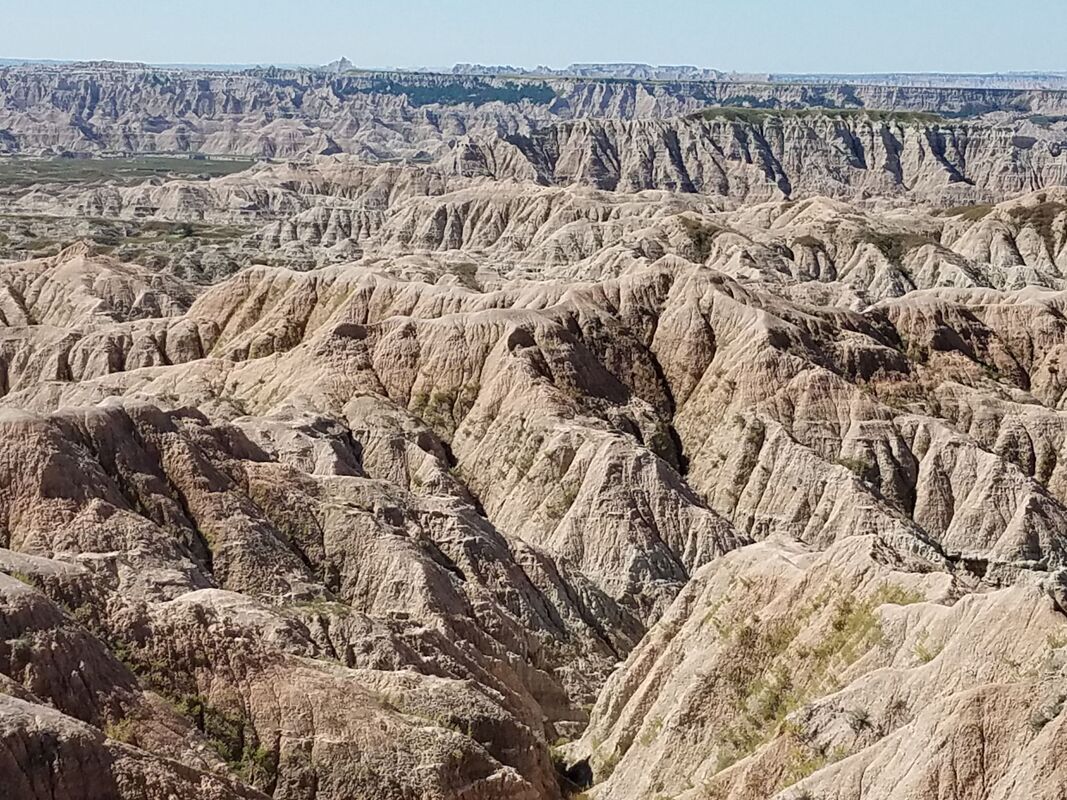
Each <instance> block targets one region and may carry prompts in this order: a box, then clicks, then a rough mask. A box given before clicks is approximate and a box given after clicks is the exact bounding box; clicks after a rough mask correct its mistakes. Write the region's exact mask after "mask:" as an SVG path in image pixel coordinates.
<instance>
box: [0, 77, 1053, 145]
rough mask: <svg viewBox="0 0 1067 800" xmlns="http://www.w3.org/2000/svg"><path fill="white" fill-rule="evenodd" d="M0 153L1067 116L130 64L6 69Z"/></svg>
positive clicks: (920, 97)
mask: <svg viewBox="0 0 1067 800" xmlns="http://www.w3.org/2000/svg"><path fill="white" fill-rule="evenodd" d="M0 75H2V78H3V79H2V80H0V152H21V153H39V152H78V153H86V152H89V153H92V152H104V151H110V152H127V153H129V152H203V153H213V154H241V155H252V156H267V157H278V158H285V157H289V156H294V155H300V154H306V153H312V154H317V153H331V152H341V151H344V152H350V153H356V154H359V155H361V156H364V157H367V158H371V159H375V160H385V159H390V158H397V157H409V158H426V157H428V156H434V155H440V154H441V153H442V152H443V150H444V148H445V147H446V146H447V144H448V143H449V141H450V140H452V139H453V138H455V137H459V136H464V135H468V134H475V133H477V134H488V133H498V134H516V133H519V134H526V133H529V132H530V131H531V130H532V129H533V128H535V127H539V126H544V125H546V124H549V123H552V122H555V121H560V120H573V119H581V118H590V117H596V118H605V119H617V120H632V119H657V118H670V117H675V116H680V115H684V114H689V113H693V112H696V111H699V110H700V109H702V108H705V107H707V106H736V105H752V106H759V107H769V108H805V107H809V106H826V107H833V108H877V109H885V110H898V111H936V112H943V113H947V114H963V115H973V114H980V113H987V112H994V111H1000V112H1010V113H1035V114H1037V113H1040V114H1062V113H1067V99H1065V98H1067V95H1065V94H1063V93H1058V92H1056V91H1051V90H1035V91H1019V90H992V89H938V88H930V87H924V88H898V87H887V86H867V85H855V86H853V85H847V84H830V85H818V84H796V83H793V84H785V83H783V84H769V83H754V84H749V83H737V82H728V81H722V82H712V81H691V82H686V81H640V80H634V81H629V80H597V79H582V78H517V77H516V78H507V77H493V76H461V75H433V74H413V73H349V74H341V75H337V74H329V73H313V72H284V71H278V70H272V71H266V72H263V71H260V72H256V71H250V72H245V73H211V72H195V71H188V72H180V71H173V70H156V69H151V68H143V67H142V68H137V67H133V66H128V67H121V66H114V65H112V66H76V65H74V66H65V67H45V66H34V67H9V68H6V69H4V70H3V71H2V72H0Z"/></svg>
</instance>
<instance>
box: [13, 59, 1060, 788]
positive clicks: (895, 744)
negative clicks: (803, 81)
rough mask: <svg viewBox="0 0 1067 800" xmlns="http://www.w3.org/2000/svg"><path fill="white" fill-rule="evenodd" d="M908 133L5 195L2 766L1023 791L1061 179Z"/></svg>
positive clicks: (850, 124) (835, 129) (1041, 559)
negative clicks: (12, 239) (40, 243)
mask: <svg viewBox="0 0 1067 800" xmlns="http://www.w3.org/2000/svg"><path fill="white" fill-rule="evenodd" d="M123 74H124V75H125V74H126V73H123ZM127 78H128V76H127ZM341 79H343V80H346V81H347V80H352V81H357V82H358V81H363V80H370V78H368V77H366V76H363V77H352V76H348V77H342V78H339V80H341ZM131 80H132V79H131ZM138 80H140V79H138ZM227 80H230V81H232V82H233V83H232V86H233V87H240V86H244V85H245V84H246V83H248V82H250V81H261V80H265V79H264V78H263V77H262V76H255V75H252V76H249V75H238V76H231V77H230V78H227ZM271 85H272V86H273V87H274V88H273V89H272V91H274V92H276V93H278V94H279V95H284V94H286V93H288V92H290V91H293V90H294V87H293V85H290V84H289V83H284V82H283V83H279V84H271ZM434 85H436V84H434ZM464 85H466V84H464ZM471 85H474V84H471ZM492 85H493V86H496V84H492ZM497 88H500V87H499V86H498V87H497ZM20 91H24V92H25V91H26V90H25V87H24V88H23V89H21V90H20ZM71 91H72V92H74V91H75V90H74V89H71ZM79 91H80V90H79ZM138 91H142V89H138ZM143 91H148V89H143ZM235 91H236V89H235ZM479 91H480V89H479ZM75 94H76V92H75ZM380 94H384V90H382V91H381V92H380ZM215 97H216V96H215V94H211V98H213V100H212V102H214V98H215ZM409 99H410V98H409ZM38 100H40V101H41V102H44V101H43V99H41V98H38ZM35 102H36V101H35ZM48 102H58V100H55V99H54V98H53V100H49V101H48ZM199 102H201V103H202V104H203V108H202V109H201V111H199V112H197V113H198V114H202V115H204V116H206V115H209V112H211V109H210V108H209V107H208V106H210V103H209V101H208V99H202V100H201V101H199ZM240 102H244V101H242V100H240V99H239V98H232V99H230V100H227V103H229V104H230V106H231V111H232V112H233V113H237V111H235V110H234V109H236V108H237V106H236V105H234V104H238V103H240ZM307 102H308V103H309V107H311V103H312V100H311V98H307ZM397 102H401V101H399V100H398V101H397ZM403 102H407V101H403ZM524 102H525V101H524ZM486 105H488V104H486ZM101 113H104V112H101ZM212 113H213V112H212ZM227 113H229V112H227ZM241 113H244V112H243V111H242V112H241ZM427 113H429V112H427ZM923 125H925V123H919V122H917V121H915V120H913V121H911V122H908V123H907V124H904V123H902V122H899V121H893V120H892V119H887V118H884V117H878V116H877V115H873V116H872V115H868V116H867V117H865V118H862V119H861V118H854V117H838V118H832V117H828V116H825V115H816V116H815V117H811V116H808V115H801V114H798V115H793V116H786V117H782V118H781V119H780V120H779V121H778V122H777V123H772V122H770V121H769V120H766V119H764V120H748V121H744V120H739V119H710V120H709V119H702V120H687V121H686V120H683V121H677V120H675V121H671V122H663V121H638V122H611V121H598V122H585V121H583V122H576V123H568V124H567V125H564V126H559V127H557V128H554V129H552V130H551V131H549V132H541V133H532V132H528V133H523V134H522V136H512V135H511V134H512V133H516V131H517V129H516V131H506V132H505V133H504V134H503V135H500V136H497V137H486V136H484V135H480V134H477V135H475V134H472V135H468V133H469V132H464V133H463V134H457V146H456V148H455V149H454V151H451V152H449V153H446V154H445V157H444V158H443V159H442V160H440V161H439V162H438V163H437V164H434V165H422V166H417V167H415V166H411V165H402V164H393V165H368V164H366V163H362V162H359V161H357V160H355V159H353V158H351V157H350V156H346V155H329V156H321V157H316V158H314V159H308V160H301V161H294V162H283V163H272V164H261V165H257V166H256V167H254V168H253V169H251V170H249V171H247V172H244V173H239V174H235V175H229V176H226V177H220V178H214V179H210V180H207V179H204V180H199V179H189V178H180V179H178V178H175V179H168V180H161V179H153V180H151V181H147V182H145V183H142V184H138V185H119V184H117V183H106V182H104V183H93V184H90V185H79V184H68V185H62V186H60V185H44V184H42V185H39V186H36V187H31V188H27V187H20V188H18V189H17V190H16V189H13V190H9V191H5V192H4V193H3V197H2V202H3V207H4V211H5V213H6V214H9V215H10V216H9V217H5V219H7V220H14V221H13V222H10V223H9V225H10V227H6V228H4V231H5V236H22V237H23V239H24V241H23V240H20V242H19V243H17V245H18V249H20V251H21V250H26V251H29V253H30V254H31V255H33V257H28V258H23V257H18V258H17V259H12V260H10V261H6V262H4V263H3V264H0V785H4V786H6V787H14V788H13V789H11V791H12V792H14V796H16V797H20V798H21V797H26V798H38V797H39V798H50V799H51V800H64V799H65V798H80V797H86V798H89V797H101V796H105V795H106V796H108V797H112V796H115V797H121V798H124V800H125V799H127V798H129V800H133V799H134V798H144V799H145V800H148V799H149V798H151V799H153V800H154V798H157V797H160V796H168V797H170V796H173V797H177V798H190V800H191V799H192V798H194V797H196V798H199V797H208V798H218V799H219V800H230V798H264V797H273V798H277V799H278V800H297V799H299V800H313V799H314V798H319V799H320V800H334V799H336V800H341V799H342V798H349V797H363V796H368V797H370V796H373V797H381V798H386V799H387V800H391V799H392V798H396V799H397V800H401V799H406V798H412V797H430V798H441V799H442V800H444V799H446V798H447V800H453V799H454V800H496V798H522V799H523V800H562V798H564V797H567V796H573V795H576V794H577V793H578V792H580V791H585V792H587V793H588V795H589V796H591V797H594V798H598V799H600V800H615V799H616V798H622V799H623V800H629V798H634V800H637V798H648V797H676V798H685V800H697V798H709V797H712V798H731V799H733V800H757V799H760V800H762V798H767V797H780V798H782V800H800V799H801V798H805V797H807V798H811V797H833V798H838V799H839V800H874V798H883V797H895V796H900V797H927V796H937V797H941V798H945V800H973V799H977V798H981V799H982V800H985V798H998V799H1001V798H1002V799H1003V800H1007V799H1008V798H1014V797H1019V796H1027V797H1047V798H1050V800H1051V798H1055V797H1058V796H1059V793H1060V792H1061V791H1062V786H1063V783H1064V780H1065V778H1064V775H1063V774H1062V773H1063V767H1062V764H1063V759H1062V751H1063V731H1064V727H1063V725H1064V723H1063V720H1064V715H1063V706H1064V698H1065V696H1067V688H1065V686H1067V684H1065V682H1064V681H1065V676H1064V674H1063V669H1064V663H1065V662H1064V658H1065V650H1064V648H1065V646H1067V617H1065V613H1067V612H1065V610H1067V578H1065V572H1064V570H1065V569H1067V563H1065V562H1067V539H1065V538H1064V531H1065V530H1067V472H1065V467H1064V464H1065V463H1067V456H1065V455H1064V448H1065V447H1067V422H1065V420H1067V418H1065V416H1064V406H1065V400H1064V397H1065V392H1067V378H1065V377H1064V376H1065V375H1067V371H1065V370H1067V364H1064V363H1063V361H1064V358H1065V350H1064V347H1065V341H1067V339H1065V337H1067V280H1065V278H1067V194H1065V192H1064V190H1063V189H1062V188H1057V187H1055V186H1054V185H1053V184H1055V183H1056V182H1058V181H1060V180H1061V178H1062V176H1061V175H1060V173H1059V172H1058V170H1059V166H1058V164H1059V162H1058V161H1057V160H1056V159H1060V160H1062V158H1063V156H1057V155H1053V149H1052V148H1051V147H1050V145H1051V144H1052V139H1051V138H1046V139H1041V140H1039V141H1038V140H1037V139H1038V137H1037V136H1035V137H1034V138H1035V142H1034V143H1032V144H1030V145H1029V146H1026V143H1025V142H1016V141H1014V140H1013V139H1011V136H1015V135H1016V134H1010V129H1009V128H1004V129H1002V128H999V127H996V126H994V125H986V124H985V123H982V125H978V124H977V123H975V124H974V125H972V124H971V123H966V124H963V123H961V124H960V125H958V126H955V125H954V126H948V127H945V126H941V127H939V128H937V129H936V130H935V129H934V128H933V127H923ZM983 125H984V126H985V127H982V126H983ZM774 131H777V133H774ZM757 132H758V133H759V136H761V137H762V139H759V138H758V137H757ZM1009 134H1010V135H1009ZM383 135H384V134H383ZM776 136H780V138H778V139H776V138H775V137H776ZM742 142H747V143H748V144H747V145H746V146H747V147H748V148H749V149H747V150H745V149H744V148H743V147H742ZM760 142H762V143H760ZM1041 148H1044V149H1043V150H1042V149H1041ZM1042 152H1043V153H1044V154H1045V155H1040V153H1042ZM457 153H461V154H463V155H462V157H457V156H456V154H457ZM1005 154H1007V155H1005ZM1039 156H1040V157H1039ZM893 158H896V160H895V161H893V160H892V159H893ZM998 159H999V160H998ZM479 165H480V166H479ZM475 166H477V168H475ZM701 170H703V172H701ZM715 170H718V172H715ZM701 175H703V176H704V177H699V176H701ZM715 175H717V176H718V177H714V176H715ZM698 177H699V180H698ZM783 181H785V182H786V183H787V184H788V188H783V183H782V182H783ZM608 187H610V188H611V189H614V190H615V191H609V190H608ZM623 189H635V190H638V189H639V190H641V191H633V192H628V191H622V190H623ZM1030 189H1035V191H1029V190H1030ZM864 192H866V193H867V194H869V195H870V197H868V198H867V199H859V200H857V199H855V194H856V193H864ZM826 194H833V195H835V197H826V196H825V195H826ZM846 198H847V199H849V200H852V202H846ZM986 198H988V199H990V200H996V202H991V203H988V204H981V205H976V204H974V201H976V200H980V199H986ZM957 200H959V201H962V202H963V203H964V204H963V205H959V206H955V207H953V206H950V205H948V203H949V202H950V201H953V202H954V201H957ZM83 223H87V224H88V226H89V227H88V228H87V229H86V230H83V229H82V228H81V227H78V226H80V225H82V224H83ZM20 226H21V227H20ZM43 230H47V231H49V233H48V236H49V237H50V238H51V239H52V244H51V246H50V248H41V249H38V248H37V247H36V246H34V245H33V244H32V240H34V239H38V238H43V236H42V234H41V233H39V232H40V231H43ZM7 231H10V232H11V233H6V232H7ZM20 231H21V233H20ZM86 233H87V234H88V236H89V239H87V240H84V241H78V239H80V238H81V237H82V236H83V235H85V234H86ZM70 239H74V240H75V241H73V242H71V241H69V240H70ZM170 251H173V252H175V253H179V252H180V254H181V255H180V257H175V258H174V259H173V260H167V259H162V260H157V259H156V258H155V256H158V255H164V254H166V253H167V252H170ZM208 253H213V254H215V256H217V257H218V258H220V259H223V258H224V259H225V260H224V261H223V262H221V263H220V262H215V261H212V260H211V259H209V258H208V256H207V254H208ZM146 255H148V256H152V258H145V257H142V256H146Z"/></svg>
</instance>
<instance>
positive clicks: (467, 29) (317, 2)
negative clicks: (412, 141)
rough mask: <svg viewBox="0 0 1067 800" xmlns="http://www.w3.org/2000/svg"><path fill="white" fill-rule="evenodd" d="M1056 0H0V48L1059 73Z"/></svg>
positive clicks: (1059, 7)
mask: <svg viewBox="0 0 1067 800" xmlns="http://www.w3.org/2000/svg"><path fill="white" fill-rule="evenodd" d="M1065 34H1067V0H1027V1H1026V2H1015V3H1010V2H1004V0H998V1H996V2H994V0H940V2H938V0H886V2H872V1H871V0H734V1H733V2H722V1H721V0H705V1H704V2H700V0H673V1H671V0H660V1H659V2H653V1H652V0H643V1H642V2H636V1H635V0H586V1H585V2H582V0H532V1H531V2H526V3H516V2H509V1H507V0H498V1H497V2H489V1H488V0H465V1H464V2H460V1H458V0H457V1H455V2H448V1H447V0H439V2H431V1H430V0H393V1H392V2H390V0H379V1H378V2H363V1H362V0H357V1H350V2H341V1H340V0H303V1H302V2H282V1H281V0H213V1H211V2H208V1H207V0H168V1H167V2H159V0H140V2H130V0H108V2H93V0H57V1H55V2H50V1H49V0H18V1H17V2H15V1H14V0H0V57H8V58H61V59H89V58H110V59H120V60H137V61H152V62H157V63H161V62H197V63H308V64H317V63H323V62H326V61H330V60H332V59H334V58H337V57H339V56H341V55H345V56H348V57H349V58H350V59H352V60H353V61H354V62H356V63H357V64H359V65H361V66H402V67H417V66H446V65H451V64H453V63H454V62H457V61H472V62H482V63H493V64H498V63H508V64H515V65H519V66H533V65H535V64H542V63H543V64H549V65H553V66H563V65H565V64H568V63H570V62H572V61H640V62H649V63H663V64H697V65H700V66H707V67H717V68H720V69H736V70H741V71H771V72H880V71H937V70H943V71H956V72H991V71H1004V70H1026V69H1038V70H1067V41H1065V38H1064V37H1065Z"/></svg>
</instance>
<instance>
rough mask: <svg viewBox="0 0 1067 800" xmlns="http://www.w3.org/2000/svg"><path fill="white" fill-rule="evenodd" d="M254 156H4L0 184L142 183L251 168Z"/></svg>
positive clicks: (0, 167)
mask: <svg viewBox="0 0 1067 800" xmlns="http://www.w3.org/2000/svg"><path fill="white" fill-rule="evenodd" d="M253 163H254V162H253V161H250V160H238V159H223V158H203V159H198V158H187V157H183V156H133V157H130V158H58V157H56V158H28V157H22V156H5V157H2V158H0V186H29V185H31V184H34V183H96V182H101V181H117V182H119V183H125V184H135V183H140V182H141V181H143V180H145V179H146V178H151V177H154V176H160V177H164V178H165V177H168V176H177V177H191V176H196V175H206V176H208V177H216V176H219V175H230V174H232V173H234V172H240V171H242V170H245V169H248V168H249V167H250V166H252V164H253Z"/></svg>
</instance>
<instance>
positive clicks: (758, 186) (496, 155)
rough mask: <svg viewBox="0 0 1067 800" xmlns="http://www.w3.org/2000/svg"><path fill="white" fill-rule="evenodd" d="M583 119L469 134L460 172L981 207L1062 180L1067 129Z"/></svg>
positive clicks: (865, 119)
mask: <svg viewBox="0 0 1067 800" xmlns="http://www.w3.org/2000/svg"><path fill="white" fill-rule="evenodd" d="M705 117H706V118H701V119H684V120H670V121H647V120H642V121H635V122H617V121H602V120H584V121H581V122H573V123H563V124H557V125H553V126H551V127H549V128H546V129H541V130H538V131H536V132H534V133H533V134H532V135H529V136H506V137H492V138H489V139H487V140H471V141H468V142H466V143H465V144H462V143H461V145H460V146H458V147H456V149H455V150H454V151H453V153H452V154H451V155H450V156H449V157H448V159H447V160H446V162H445V163H446V164H447V165H448V167H449V168H450V169H452V170H454V171H456V172H458V173H460V174H465V175H483V176H489V177H493V178H498V179H499V178H504V177H509V178H520V179H535V180H538V181H540V182H542V183H546V184H570V183H584V184H588V185H593V186H596V187H598V188H602V189H610V190H618V191H627V192H633V191H641V190H644V189H669V190H672V191H680V192H698V193H703V194H713V195H720V196H723V197H727V198H731V199H736V200H747V201H752V200H756V201H759V200H768V199H774V198H790V197H798V198H799V197H810V196H813V195H826V196H838V197H903V196H909V197H912V198H914V199H917V200H925V201H933V202H937V203H942V204H952V203H963V202H982V201H987V200H990V199H993V198H1000V197H1004V196H1010V195H1013V194H1018V193H1021V192H1026V191H1033V190H1036V189H1040V188H1044V187H1047V186H1056V185H1062V184H1064V183H1067V132H1060V131H1051V130H1050V131H1044V130H1036V131H1034V133H1035V134H1036V135H1020V134H1019V132H1018V129H1017V127H1016V126H1014V125H1011V124H1002V125H997V124H993V123H984V122H970V123H944V122H941V123H938V122H931V121H923V120H913V119H909V118H907V117H904V116H901V117H897V118H894V117H892V116H891V117H889V118H888V119H882V118H880V117H874V118H872V117H869V116H865V115H849V116H848V117H847V118H844V119H842V118H835V117H832V116H823V115H819V114H817V113H811V114H804V115H795V116H790V115H787V116H779V115H774V114H768V115H763V114H751V115H749V118H746V119H730V118H728V117H727V116H717V115H715V114H714V112H709V113H708V114H707V115H705Z"/></svg>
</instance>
